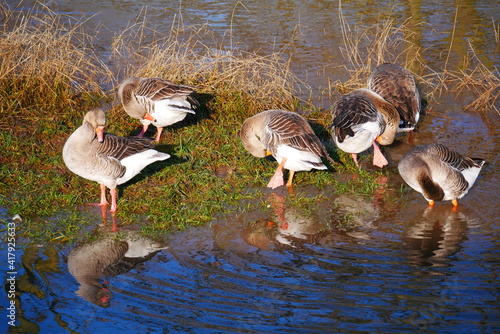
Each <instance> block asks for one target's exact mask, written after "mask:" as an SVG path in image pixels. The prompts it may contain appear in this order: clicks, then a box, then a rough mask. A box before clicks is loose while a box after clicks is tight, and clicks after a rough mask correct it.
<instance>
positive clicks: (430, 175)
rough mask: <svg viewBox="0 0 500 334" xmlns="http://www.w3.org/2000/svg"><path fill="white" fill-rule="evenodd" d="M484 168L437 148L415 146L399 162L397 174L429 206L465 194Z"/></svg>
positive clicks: (453, 202)
mask: <svg viewBox="0 0 500 334" xmlns="http://www.w3.org/2000/svg"><path fill="white" fill-rule="evenodd" d="M483 165H484V160H482V159H472V158H468V157H464V156H462V155H461V154H459V153H458V152H456V151H454V150H452V149H450V148H448V147H446V146H444V145H441V144H431V145H427V146H416V147H414V148H413V149H412V150H411V151H410V152H408V153H407V154H406V155H405V156H404V157H403V158H402V159H401V161H400V162H399V166H398V169H399V174H401V177H402V178H403V180H405V182H406V183H407V184H408V185H409V186H410V187H412V188H413V189H414V190H416V191H418V192H419V193H421V194H422V195H423V196H424V198H425V199H426V200H427V201H428V202H429V205H434V201H449V200H451V201H452V204H453V206H455V207H456V206H457V205H458V201H457V200H458V199H460V198H462V197H464V196H465V194H467V192H468V191H469V189H470V188H471V187H472V185H473V184H474V182H475V181H476V178H477V177H478V175H479V172H480V171H481V168H482V167H483Z"/></svg>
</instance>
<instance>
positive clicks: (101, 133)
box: [95, 126, 104, 143]
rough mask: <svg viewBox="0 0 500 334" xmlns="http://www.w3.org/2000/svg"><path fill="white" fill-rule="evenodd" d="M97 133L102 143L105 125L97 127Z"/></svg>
mask: <svg viewBox="0 0 500 334" xmlns="http://www.w3.org/2000/svg"><path fill="white" fill-rule="evenodd" d="M95 133H96V135H97V140H98V141H99V143H102V142H103V141H104V126H98V127H97V128H95Z"/></svg>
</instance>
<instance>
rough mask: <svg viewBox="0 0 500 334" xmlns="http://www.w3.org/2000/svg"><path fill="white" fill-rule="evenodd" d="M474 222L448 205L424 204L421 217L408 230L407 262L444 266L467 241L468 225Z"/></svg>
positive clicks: (474, 220)
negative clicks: (408, 251) (408, 260)
mask: <svg viewBox="0 0 500 334" xmlns="http://www.w3.org/2000/svg"><path fill="white" fill-rule="evenodd" d="M476 222H477V220H476V219H471V218H469V217H468V216H467V215H465V214H464V213H463V212H461V211H460V210H454V209H453V208H452V207H450V206H444V205H436V206H434V207H431V206H429V207H427V208H426V209H425V210H424V212H423V213H422V217H421V218H420V220H419V221H418V222H417V223H416V224H415V225H413V226H412V227H411V228H410V229H409V230H408V232H407V237H406V245H407V247H408V248H409V250H410V255H409V259H410V262H411V263H414V264H418V265H421V266H444V265H447V264H448V262H449V261H450V259H451V257H452V256H453V255H454V254H456V253H457V252H458V251H459V250H460V247H461V244H462V243H463V242H464V241H465V240H467V230H468V229H469V227H470V226H473V225H475V224H476Z"/></svg>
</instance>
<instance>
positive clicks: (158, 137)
mask: <svg viewBox="0 0 500 334" xmlns="http://www.w3.org/2000/svg"><path fill="white" fill-rule="evenodd" d="M162 132H163V128H162V127H158V130H157V133H156V138H155V142H157V143H159V142H160V137H161V133H162Z"/></svg>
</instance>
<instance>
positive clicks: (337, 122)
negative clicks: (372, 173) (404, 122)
mask: <svg viewBox="0 0 500 334" xmlns="http://www.w3.org/2000/svg"><path fill="white" fill-rule="evenodd" d="M331 113H332V137H333V140H334V141H335V143H336V144H337V146H338V147H339V148H340V149H341V150H342V151H344V152H347V153H351V155H352V158H353V160H354V163H355V164H356V166H358V167H359V164H358V160H357V154H358V153H361V152H363V151H366V150H367V149H369V148H370V146H372V145H373V152H374V153H373V164H374V165H375V166H378V167H381V168H382V167H383V166H385V165H387V164H388V162H387V160H386V159H385V157H384V155H383V154H382V152H381V151H380V148H379V147H378V146H377V143H376V142H378V143H379V144H381V145H390V144H392V143H393V141H394V137H395V136H396V132H397V129H398V124H399V115H398V112H397V110H396V109H395V108H394V107H393V106H392V105H391V104H390V103H389V102H387V101H386V100H385V99H384V98H382V97H381V96H380V95H379V94H377V93H375V92H373V91H371V90H369V89H357V90H355V91H352V92H350V93H349V94H346V95H343V96H341V97H340V98H339V99H337V100H336V101H335V103H334V104H333V107H332V110H331Z"/></svg>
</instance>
